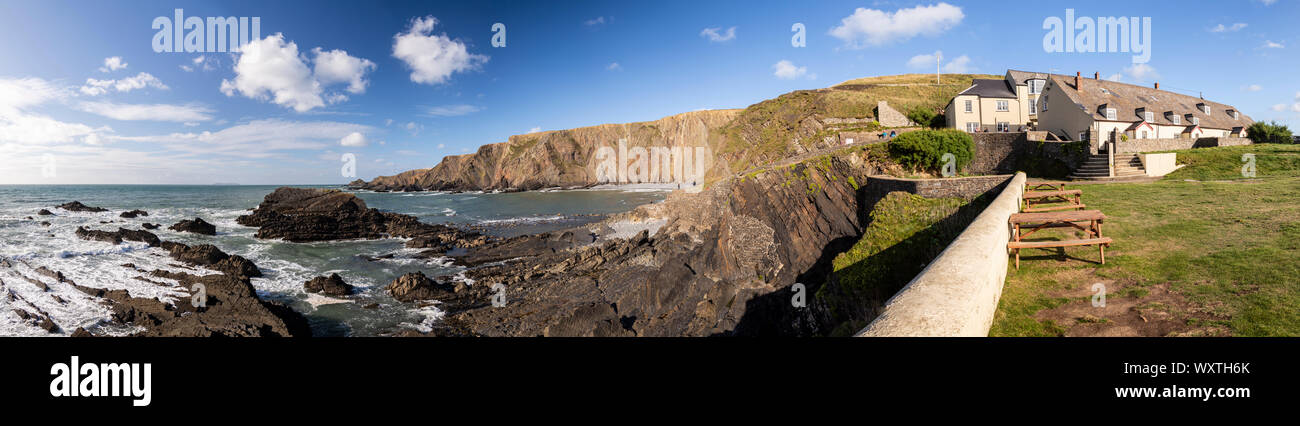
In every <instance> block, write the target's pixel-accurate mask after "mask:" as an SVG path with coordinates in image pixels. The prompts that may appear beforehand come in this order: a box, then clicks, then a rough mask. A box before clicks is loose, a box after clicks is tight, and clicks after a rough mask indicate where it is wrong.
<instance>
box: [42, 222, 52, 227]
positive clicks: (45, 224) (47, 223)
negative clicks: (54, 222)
mask: <svg viewBox="0 0 1300 426" xmlns="http://www.w3.org/2000/svg"><path fill="white" fill-rule="evenodd" d="M41 226H50V223H49V222H41Z"/></svg>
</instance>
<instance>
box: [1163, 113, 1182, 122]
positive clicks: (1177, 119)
mask: <svg viewBox="0 0 1300 426" xmlns="http://www.w3.org/2000/svg"><path fill="white" fill-rule="evenodd" d="M1165 117H1166V118H1168V119H1169V122H1170V123H1174V124H1183V116H1181V115H1178V114H1174V112H1173V111H1169V113H1168V114H1165Z"/></svg>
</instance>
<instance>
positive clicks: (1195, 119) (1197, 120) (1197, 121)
mask: <svg viewBox="0 0 1300 426" xmlns="http://www.w3.org/2000/svg"><path fill="white" fill-rule="evenodd" d="M1192 124H1195V125H1200V124H1201V117H1192Z"/></svg>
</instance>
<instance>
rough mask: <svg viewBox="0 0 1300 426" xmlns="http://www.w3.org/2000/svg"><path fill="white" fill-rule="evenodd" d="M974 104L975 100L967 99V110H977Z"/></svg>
mask: <svg viewBox="0 0 1300 426" xmlns="http://www.w3.org/2000/svg"><path fill="white" fill-rule="evenodd" d="M973 104H974V102H971V101H970V100H969V99H968V100H966V112H973V111H974V110H975V107H974V106H973Z"/></svg>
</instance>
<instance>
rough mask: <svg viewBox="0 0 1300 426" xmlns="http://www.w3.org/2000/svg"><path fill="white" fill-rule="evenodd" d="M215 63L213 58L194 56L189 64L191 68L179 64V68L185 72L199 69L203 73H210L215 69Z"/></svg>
mask: <svg viewBox="0 0 1300 426" xmlns="http://www.w3.org/2000/svg"><path fill="white" fill-rule="evenodd" d="M216 61H217V59H216V58H215V57H214V58H208V57H207V56H204V55H199V56H195V57H194V59H191V60H190V63H191V64H193V66H191V65H185V64H181V66H180V67H181V69H182V70H185V72H193V71H194V70H198V69H201V70H203V71H212V70H214V69H216V65H214V62H216Z"/></svg>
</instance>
